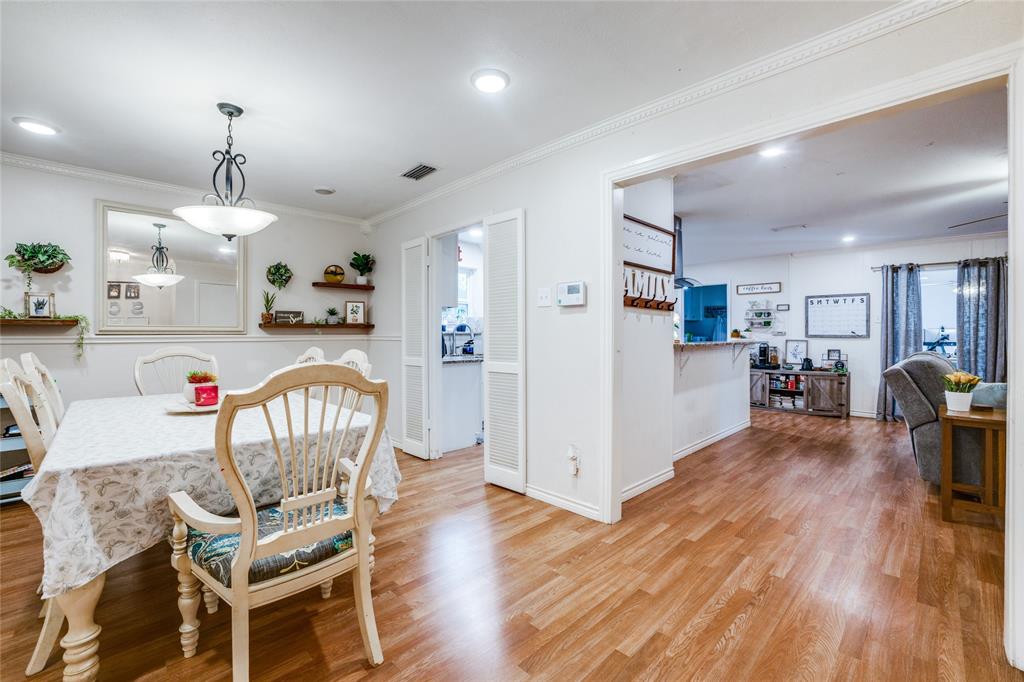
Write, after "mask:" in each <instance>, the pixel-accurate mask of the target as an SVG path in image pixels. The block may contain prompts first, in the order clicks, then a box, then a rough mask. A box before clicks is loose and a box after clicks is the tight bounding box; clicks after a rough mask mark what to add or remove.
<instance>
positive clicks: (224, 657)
mask: <svg viewBox="0 0 1024 682" xmlns="http://www.w3.org/2000/svg"><path fill="white" fill-rule="evenodd" d="M400 465H401V467H402V470H403V475H404V477H405V480H404V482H403V483H402V486H401V488H400V495H401V500H400V501H399V502H398V503H397V504H396V505H395V507H394V508H393V509H392V511H391V512H390V513H388V514H386V515H385V516H384V517H382V518H381V519H380V522H379V524H378V526H377V536H378V544H377V546H378V550H377V568H376V573H375V575H374V585H373V589H374V595H375V598H374V605H375V607H376V609H377V620H378V623H379V625H380V635H381V640H382V643H383V647H384V656H385V663H384V665H382V666H381V667H380V668H377V669H370V668H368V667H367V664H366V661H365V659H364V658H363V651H362V645H361V643H360V638H359V631H358V627H357V624H356V620H355V616H354V614H353V603H352V588H351V583H350V582H349V581H348V580H345V579H342V580H338V581H337V583H336V585H335V588H334V594H333V596H332V597H331V598H330V599H329V600H327V601H324V600H321V599H320V592H319V590H317V589H314V590H310V591H309V592H307V593H305V594H303V595H300V596H298V597H297V598H294V599H289V600H285V601H282V602H278V603H277V604H275V605H271V606H269V607H266V608H263V609H261V610H258V611H255V612H254V613H253V615H252V621H251V629H252V635H251V649H250V650H251V652H252V659H251V670H252V676H253V679H261V680H264V679H265V680H278V679H281V680H283V679H302V680H317V679H322V680H357V679H364V678H367V679H381V680H391V679H394V680H473V681H475V680H520V679H541V680H544V679H549V680H580V679H592V680H633V679H638V680H648V679H650V680H654V679H660V680H682V679H705V680H773V679H804V680H826V679H861V680H912V679H922V680H924V679H928V680H934V679H944V680H966V679H973V680H1002V679H1014V680H1024V674H1022V673H1021V672H1019V671H1016V670H1014V669H1012V668H1010V667H1009V665H1008V664H1007V663H1006V661H1005V659H1004V657H1003V653H1002V644H1001V641H1002V581H1003V575H1002V572H1003V554H1002V551H1003V550H1002V541H1003V536H1002V533H1001V532H1000V531H999V530H998V529H996V528H993V527H992V526H991V524H990V523H988V524H987V522H986V520H985V518H984V517H977V519H975V523H974V524H973V525H972V524H963V523H959V524H946V523H943V522H942V521H941V519H940V513H939V500H938V496H937V494H936V491H935V490H934V489H932V490H929V486H928V485H927V484H926V483H924V482H922V481H921V480H920V479H919V478H918V477H917V471H916V468H915V466H914V462H913V455H912V454H911V451H910V447H909V443H908V440H907V435H906V431H905V430H904V428H903V427H901V426H894V425H886V424H878V423H876V422H873V421H870V420H865V419H851V420H849V421H839V420H828V419H824V418H816V417H805V416H799V415H787V414H780V413H767V412H755V414H754V415H753V427H752V428H751V429H748V430H746V431H744V432H741V433H739V434H736V435H734V436H732V437H730V438H728V439H726V440H724V441H721V442H719V443H717V444H715V445H713V446H711V447H709V448H706V449H704V450H702V451H700V452H697V453H695V454H693V455H691V456H690V457H687V458H686V459H683V460H680V461H679V462H677V463H676V477H675V478H674V479H673V480H672V481H669V482H668V483H665V484H664V485H661V486H659V487H658V488H656V489H654V490H652V491H650V492H648V493H646V494H644V495H641V496H639V497H636V498H634V499H633V500H630V501H629V502H628V503H627V504H626V505H625V506H624V510H623V517H624V519H623V521H622V522H621V523H619V524H617V525H615V526H605V525H602V524H599V523H596V522H593V521H588V520H586V519H583V518H580V517H578V516H575V515H573V514H570V513H568V512H564V511H560V510H558V509H555V508H553V507H549V506H547V505H545V504H542V503H540V502H537V501H534V500H530V499H528V498H525V497H522V496H519V495H516V494H513V493H510V492H508V491H505V490H502V489H500V488H495V487H493V486H485V485H483V484H482V478H483V473H482V461H481V457H480V454H479V450H475V449H473V450H469V451H466V452H464V453H460V454H457V455H454V456H449V457H447V458H445V459H442V460H438V461H434V462H424V461H421V460H417V459H415V458H412V457H408V456H405V455H400ZM584 473H585V472H584ZM0 532H2V538H0V570H2V577H3V582H2V599H0V605H2V614H0V656H2V663H0V676H2V678H3V679H4V680H16V679H23V677H22V674H23V670H24V668H25V665H26V662H27V660H28V657H29V654H30V652H31V649H32V646H33V643H34V640H35V637H36V634H37V632H38V628H39V625H40V624H41V621H38V620H37V619H36V613H37V612H38V610H39V602H38V600H37V598H36V595H35V588H36V585H37V584H38V575H39V572H40V570H41V559H40V535H39V528H38V524H37V523H36V521H35V518H34V516H32V514H31V512H30V510H28V509H27V507H24V506H23V505H15V506H14V507H5V508H4V509H3V511H2V512H0ZM168 556H169V550H168V549H167V548H166V547H163V546H159V547H155V548H153V549H152V550H150V551H148V552H146V553H145V554H143V555H141V556H138V557H136V558H134V559H132V560H131V561H128V562H125V563H123V564H121V565H119V566H118V567H116V568H115V569H113V570H112V571H111V572H110V574H109V577H108V579H107V586H106V590H105V592H104V595H103V599H102V601H101V602H100V605H99V608H98V610H97V620H98V621H99V622H100V624H101V625H102V626H103V634H102V636H101V649H100V653H101V656H102V663H101V679H106V680H134V679H149V680H157V679H159V680H165V679H170V680H228V679H230V661H231V642H230V635H231V633H230V615H231V614H230V610H228V609H225V608H221V609H220V611H219V612H218V613H216V614H214V615H213V616H208V615H205V614H204V613H203V612H202V611H200V619H201V620H202V626H201V629H200V637H199V653H198V654H197V656H196V657H195V658H192V659H188V660H186V659H183V658H182V657H181V650H180V648H179V645H178V636H177V634H178V633H177V627H178V624H179V616H178V610H177V608H176V606H175V599H176V597H177V593H176V590H175V586H176V583H175V575H174V572H173V571H172V570H171V568H170V566H169V564H168ZM60 673H61V664H60V660H59V655H57V656H54V657H53V658H52V659H51V664H50V666H49V667H48V668H47V669H46V670H45V671H44V672H43V673H41V674H40V675H38V676H37V677H36V678H35V679H38V680H58V679H60Z"/></svg>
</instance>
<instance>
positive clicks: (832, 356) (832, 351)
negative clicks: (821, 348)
mask: <svg viewBox="0 0 1024 682" xmlns="http://www.w3.org/2000/svg"><path fill="white" fill-rule="evenodd" d="M825 359H827V360H842V359H843V351H842V350H840V349H839V348H829V349H828V350H827V351H825Z"/></svg>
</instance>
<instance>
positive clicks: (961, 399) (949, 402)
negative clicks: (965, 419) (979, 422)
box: [946, 391, 974, 412]
mask: <svg viewBox="0 0 1024 682" xmlns="http://www.w3.org/2000/svg"><path fill="white" fill-rule="evenodd" d="M973 396H974V394H973V393H957V392H955V391H946V409H947V410H951V411H953V412H967V411H968V410H970V409H971V398H972V397H973Z"/></svg>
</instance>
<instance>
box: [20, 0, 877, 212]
mask: <svg viewBox="0 0 1024 682" xmlns="http://www.w3.org/2000/svg"><path fill="white" fill-rule="evenodd" d="M886 4H887V3H879V2H843V3H826V2H817V3H806V2H678V3H671V2H663V3H662V2H657V3H647V2H565V3H552V2H539V3H517V2H510V3H497V2H494V3H492V2H465V3H459V2H453V3H434V2H408V3H390V2H374V3H340V2H339V3H332V2H323V3H273V2H260V3H247V2H229V3H214V2H203V3H178V2H131V3H129V2H109V3H89V2H74V3H70V2H5V3H2V5H0V19H2V33H0V38H2V106H0V112H2V128H0V135H2V140H0V143H2V144H0V146H2V148H3V150H4V151H8V152H13V153H17V154H24V155H28V156H34V157H39V158H43V159H49V160H54V161H61V162H65V163H70V164H75V165H80V166H86V167H90V168H97V169H101V170H106V171H110V172H115V173H122V174H126V175H131V176H137V177H143V178H148V179H152V180H159V181H164V182H169V183H173V184H178V185H185V186H189V187H199V188H205V187H207V186H208V183H209V178H210V174H211V172H212V170H213V161H212V159H211V158H210V153H211V151H212V150H213V149H215V148H219V147H220V146H221V145H222V144H223V139H224V134H225V129H224V125H225V119H224V118H223V117H222V116H221V115H220V114H219V113H217V111H216V109H215V104H216V102H219V101H230V102H234V103H236V104H239V105H241V106H242V107H244V108H245V109H246V113H245V115H244V116H243V117H242V119H241V120H240V121H239V122H238V124H237V125H236V126H235V148H236V151H241V152H242V153H244V154H246V156H247V157H248V159H249V163H248V165H247V166H246V171H247V177H248V180H249V192H248V193H249V194H250V195H251V196H252V197H253V198H255V199H256V200H257V201H260V200H263V201H269V202H274V203H281V204H289V205H293V206H299V207H304V208H310V209H315V210H321V211H328V212H332V213H337V214H341V215H348V216H352V217H356V218H365V217H368V216H371V215H375V214H377V213H379V212H381V211H382V210H385V209H388V208H391V207H393V206H396V205H398V204H400V203H402V202H404V201H407V200H409V199H412V198H414V197H416V196H417V195H419V194H423V193H426V192H428V191H430V190H432V189H435V188H437V187H439V186H441V185H443V184H446V183H448V182H451V181H453V180H456V179H458V178H460V177H462V176H465V175H468V174H470V173H472V172H474V171H477V170H479V169H481V168H484V167H486V166H488V165H491V164H493V163H496V162H498V161H500V160H502V159H504V158H507V157H509V156H512V155H514V154H517V153H519V152H522V151H525V150H527V149H530V148H532V147H534V146H537V145H540V144H543V143H545V142H547V141H550V140H552V139H555V138H557V137H559V136H562V135H565V134H568V133H570V132H573V131H575V130H578V129H580V128H583V127H586V126H588V125H590V124H593V123H595V122H597V121H599V120H602V119H604V118H607V117H609V116H612V115H615V114H617V113H619V112H622V111H624V110H626V109H629V108H631V107H634V106H637V105H639V104H641V103H643V102H645V101H648V100H651V99H654V98H656V97H659V96H662V95H665V94H667V93H669V92H672V91H674V90H678V89H680V88H683V87H685V86H687V85H690V84H692V83H695V82H697V81H700V80H702V79H704V78H708V77H710V76H713V75H716V74H718V73H721V72H722V71H725V70H727V69H729V68H732V67H734V66H738V65H740V64H742V63H744V62H747V61H750V60H752V59H755V58H757V57H759V56H763V55H765V54H768V53H770V52H773V51H775V50H778V49H781V48H783V47H785V46H788V45H791V44H793V43H796V42H799V41H801V40H804V39H807V38H810V37H813V36H815V35H817V34H820V33H822V32H825V31H827V30H829V29H832V28H835V27H837V26H841V25H843V24H846V23H849V22H850V21H853V20H855V19H858V18H860V17H863V16H865V15H867V14H869V13H871V12H874V11H878V10H880V9H883V8H884V7H885V6H886ZM484 67H496V68H500V69H503V70H505V71H507V72H508V73H509V74H510V75H511V81H512V83H511V86H510V87H509V88H508V90H506V91H505V92H504V93H501V94H499V95H484V94H481V93H479V92H477V91H475V90H474V89H473V88H472V87H471V86H470V84H469V76H470V74H471V73H473V72H474V71H475V70H477V69H480V68H484ZM13 116H30V117H35V118H39V119H43V120H46V121H48V122H51V123H53V124H56V125H57V126H59V127H60V128H61V129H62V133H61V134H60V135H57V136H54V137H40V136H36V135H32V134H30V133H26V132H24V131H22V130H21V129H19V128H17V127H15V126H14V125H13V124H12V123H11V120H10V119H11V118H12V117H13ZM421 162H422V163H427V164H431V165H434V166H436V167H438V168H439V169H440V170H439V171H438V172H437V173H435V174H433V175H432V176H430V177H428V178H426V179H424V180H421V181H419V182H413V181H411V180H406V179H403V178H400V177H399V175H400V174H401V173H402V172H404V171H405V170H407V169H408V168H410V167H412V166H414V165H416V164H418V163H421ZM314 185H329V186H332V187H335V188H336V189H337V190H338V192H337V194H335V195H333V196H329V197H322V196H319V195H315V194H313V192H312V187H313V186H314Z"/></svg>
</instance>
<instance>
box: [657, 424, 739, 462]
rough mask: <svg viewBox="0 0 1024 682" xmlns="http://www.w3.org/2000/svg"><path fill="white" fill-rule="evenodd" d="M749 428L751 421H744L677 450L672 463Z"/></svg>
mask: <svg viewBox="0 0 1024 682" xmlns="http://www.w3.org/2000/svg"><path fill="white" fill-rule="evenodd" d="M749 428H750V420H749V419H747V420H744V421H742V422H740V423H739V424H736V425H735V426H730V427H729V428H727V429H723V430H722V431H719V432H718V433H714V434H711V435H710V436H708V437H707V438H702V439H701V440H699V441H697V442H696V443H692V444H690V445H687V446H686V447H684V448H681V449H679V450H676V452H675V454H674V455H672V461H673V462H675V461H676V460H679V459H682V458H683V457H686V456H687V455H691V454H693V453H694V452H697V451H698V450H701V449H703V448H706V447H707V446H709V445H711V444H712V443H717V442H718V441H720V440H722V439H723V438H728V437H729V436H731V435H732V434H734V433H739V432H740V431H742V430H743V429H749Z"/></svg>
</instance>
